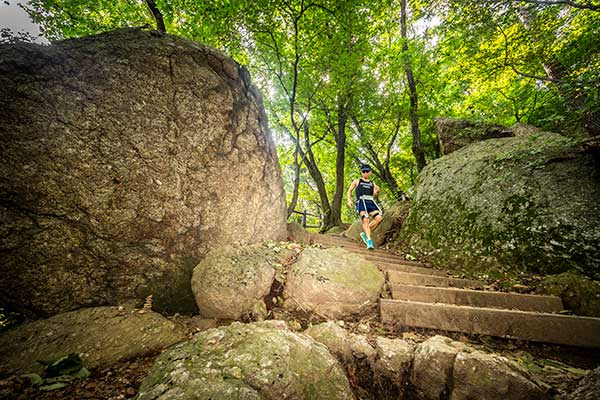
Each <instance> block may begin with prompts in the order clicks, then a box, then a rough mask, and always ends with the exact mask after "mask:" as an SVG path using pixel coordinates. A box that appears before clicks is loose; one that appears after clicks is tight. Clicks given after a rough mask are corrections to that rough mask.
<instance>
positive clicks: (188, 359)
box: [138, 321, 354, 400]
mask: <svg viewBox="0 0 600 400" xmlns="http://www.w3.org/2000/svg"><path fill="white" fill-rule="evenodd" d="M159 398H169V399H175V398H181V399H213V400H217V399H334V398H335V399H353V398H354V396H353V394H352V391H351V389H350V385H349V383H348V380H347V378H346V376H345V374H344V372H343V370H342V368H341V366H340V365H339V364H338V362H337V361H336V360H335V359H334V358H333V356H332V355H331V354H330V353H329V352H328V351H327V349H326V347H325V346H323V345H321V344H319V343H317V342H316V341H314V340H313V339H312V338H310V337H309V336H306V335H303V334H296V333H294V332H291V331H289V330H288V329H287V328H286V327H285V323H283V322H278V321H268V322H259V323H253V324H241V323H234V324H232V325H229V326H228V327H223V328H218V329H210V330H208V331H205V332H202V333H200V334H198V335H196V336H195V337H194V339H192V340H190V341H188V342H185V343H181V344H179V345H177V346H175V347H173V348H172V349H171V350H169V351H167V352H165V353H163V354H162V355H161V356H160V357H159V358H158V359H157V360H156V362H155V364H154V366H153V367H152V369H151V370H150V373H149V375H148V376H147V377H146V379H145V380H144V382H143V383H142V386H141V388H140V392H139V397H138V399H139V400H150V399H159Z"/></svg>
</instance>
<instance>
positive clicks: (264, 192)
mask: <svg viewBox="0 0 600 400" xmlns="http://www.w3.org/2000/svg"><path fill="white" fill-rule="evenodd" d="M0 141H1V142H2V147H1V148H0V174H1V175H2V177H3V179H2V180H1V181H0V198H1V199H2V200H1V203H0V226H1V228H0V249H1V251H2V254H3V260H2V263H1V267H0V268H1V269H0V296H1V298H2V302H3V303H5V304H7V305H9V306H11V307H13V308H15V309H17V310H18V311H21V312H29V313H30V314H31V313H33V314H37V315H50V314H55V313H58V312H61V311H65V310H71V309H75V308H78V307H81V306H87V305H101V304H115V303H116V302H117V301H119V300H121V299H130V298H136V299H143V298H144V297H145V296H147V295H148V294H153V295H154V301H155V303H154V304H155V308H157V309H159V310H168V311H180V312H192V311H195V308H196V306H195V302H194V298H193V295H192V292H191V289H190V278H191V274H192V269H193V267H194V266H195V265H196V264H197V263H198V261H199V260H200V259H201V257H202V256H203V255H204V254H205V253H206V252H207V249H208V248H210V247H215V246H218V245H222V244H228V243H232V242H242V243H249V242H258V241H261V240H264V239H279V238H281V239H283V238H284V237H285V236H286V225H285V219H286V218H285V196H284V192H283V185H282V180H281V173H280V170H279V166H278V160H277V155H276V152H275V146H274V144H273V141H272V138H271V136H270V133H269V130H268V126H267V118H266V115H265V112H264V109H263V107H262V100H261V97H260V95H259V93H258V91H257V90H256V89H255V88H254V87H253V86H252V85H251V84H250V82H249V76H248V72H247V71H246V70H245V69H244V68H243V67H240V66H239V65H238V64H236V63H235V62H234V61H233V60H231V59H230V58H228V57H227V56H225V55H224V54H222V53H220V52H219V51H217V50H214V49H211V48H208V47H206V46H203V45H201V44H198V43H195V42H191V41H187V40H183V39H180V38H177V37H173V36H169V35H165V36H160V35H155V34H153V33H151V32H146V31H141V30H136V29H126V30H119V31H115V32H111V33H105V34H101V35H97V36H91V37H86V38H82V39H74V40H67V41H63V42H58V43H56V44H53V45H51V46H48V47H43V46H38V45H32V44H17V45H5V46H0ZM265 215H268V216H269V217H268V218H264V216H265Z"/></svg>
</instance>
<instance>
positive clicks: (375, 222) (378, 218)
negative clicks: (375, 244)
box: [369, 211, 383, 231]
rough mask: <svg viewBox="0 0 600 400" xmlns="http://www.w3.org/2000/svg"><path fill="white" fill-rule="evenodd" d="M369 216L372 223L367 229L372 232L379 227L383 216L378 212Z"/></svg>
mask: <svg viewBox="0 0 600 400" xmlns="http://www.w3.org/2000/svg"><path fill="white" fill-rule="evenodd" d="M375 214H376V215H375ZM371 216H372V217H373V218H372V221H371V222H370V223H369V229H370V230H371V231H373V230H375V228H377V225H379V223H380V222H381V221H382V220H383V216H382V215H381V214H380V213H379V211H373V212H372V213H371Z"/></svg>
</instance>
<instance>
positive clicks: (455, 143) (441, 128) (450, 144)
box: [433, 117, 522, 155]
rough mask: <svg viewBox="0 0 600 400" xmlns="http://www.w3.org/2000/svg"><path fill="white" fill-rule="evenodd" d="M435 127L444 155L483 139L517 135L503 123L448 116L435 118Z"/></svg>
mask: <svg viewBox="0 0 600 400" xmlns="http://www.w3.org/2000/svg"><path fill="white" fill-rule="evenodd" d="M433 127H434V129H435V133H436V134H437V137H438V141H439V145H440V150H441V151H442V154H443V155H447V154H450V153H452V152H454V151H456V150H458V149H460V148H463V147H465V146H467V145H469V144H471V143H475V142H480V141H482V140H487V139H493V138H501V137H510V136H515V135H514V134H513V131H512V129H510V128H506V127H504V126H502V125H497V124H490V123H486V122H475V121H466V120H462V119H456V118H447V117H440V118H435V119H434V121H433ZM520 130H521V131H522V129H520Z"/></svg>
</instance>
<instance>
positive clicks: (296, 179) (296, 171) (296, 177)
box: [287, 138, 300, 218]
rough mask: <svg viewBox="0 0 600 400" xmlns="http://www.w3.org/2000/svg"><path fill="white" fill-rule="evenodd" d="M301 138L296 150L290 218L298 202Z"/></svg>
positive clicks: (288, 213) (288, 214) (288, 211)
mask: <svg viewBox="0 0 600 400" xmlns="http://www.w3.org/2000/svg"><path fill="white" fill-rule="evenodd" d="M299 142H300V138H297V139H296V150H294V189H293V191H292V198H291V199H290V204H289V205H288V209H287V217H288V218H289V217H290V216H291V215H292V213H293V212H294V208H296V203H297V202H298V186H300V162H298V152H299V147H300V143H299Z"/></svg>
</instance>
